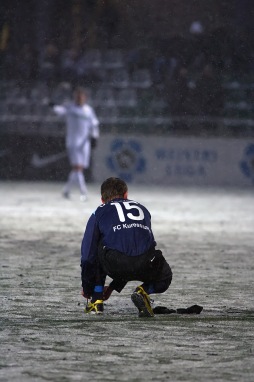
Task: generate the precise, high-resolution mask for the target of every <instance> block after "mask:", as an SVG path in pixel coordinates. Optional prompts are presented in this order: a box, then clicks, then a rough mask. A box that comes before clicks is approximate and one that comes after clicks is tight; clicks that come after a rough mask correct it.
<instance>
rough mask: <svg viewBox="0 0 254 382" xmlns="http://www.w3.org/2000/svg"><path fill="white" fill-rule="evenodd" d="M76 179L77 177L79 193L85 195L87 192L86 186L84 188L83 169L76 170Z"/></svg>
mask: <svg viewBox="0 0 254 382" xmlns="http://www.w3.org/2000/svg"><path fill="white" fill-rule="evenodd" d="M77 179H78V185H79V189H80V193H81V194H82V195H86V194H87V188H86V181H85V177H84V174H83V171H77Z"/></svg>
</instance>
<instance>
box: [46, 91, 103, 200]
mask: <svg viewBox="0 0 254 382" xmlns="http://www.w3.org/2000/svg"><path fill="white" fill-rule="evenodd" d="M53 110H54V112H55V113H56V114H58V115H62V116H65V118H66V124H67V131H66V148H67V153H68V157H69V161H70V164H71V167H72V169H71V172H70V173H69V176H68V180H67V182H66V184H65V187H64V190H63V195H64V197H66V198H69V196H70V191H71V188H72V186H73V185H74V184H78V186H79V189H80V194H81V200H85V199H86V195H87V187H86V182H85V177H84V169H86V168H88V167H89V164H90V158H91V144H92V145H93V146H95V144H96V142H97V139H98V138H99V121H98V119H97V117H96V114H95V112H94V110H93V108H92V107H91V106H90V105H88V104H87V94H86V91H85V89H83V88H80V87H78V88H76V89H75V91H74V102H72V103H70V104H69V105H67V106H61V105H55V106H53Z"/></svg>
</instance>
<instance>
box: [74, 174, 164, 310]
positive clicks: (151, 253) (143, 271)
mask: <svg viewBox="0 0 254 382" xmlns="http://www.w3.org/2000/svg"><path fill="white" fill-rule="evenodd" d="M101 200H102V203H103V204H102V205H101V206H99V207H98V208H97V209H96V211H95V212H94V213H93V214H92V215H91V217H90V219H89V220H88V223H87V226H86V230H85V233H84V237H83V241H82V245H81V268H82V270H81V279H82V288H83V292H82V294H83V296H84V297H85V298H87V299H91V300H90V301H89V302H87V306H86V308H85V312H86V313H90V312H91V313H102V312H103V301H105V300H107V299H108V298H109V297H110V295H111V293H112V291H113V290H115V291H117V292H118V293H120V292H121V290H122V289H123V288H124V286H125V285H126V283H127V282H128V281H135V280H137V281H142V282H143V283H142V284H141V285H139V286H138V287H137V288H136V289H135V291H134V292H133V294H132V295H131V299H132V301H133V303H134V305H135V306H136V307H137V308H138V311H139V316H140V317H152V316H153V315H154V314H153V310H152V307H151V305H150V298H149V295H150V294H152V293H163V292H165V291H166V290H167V289H168V287H169V285H170V283H171V280H172V272H171V268H170V266H169V265H168V263H167V262H166V260H165V258H164V257H163V255H162V252H161V251H160V250H156V249H155V246H156V242H155V240H154V236H153V232H152V228H151V215H150V212H149V211H148V210H147V209H146V207H144V206H143V205H141V204H140V203H138V202H136V201H134V200H129V199H128V188H127V185H126V183H125V182H124V181H123V180H121V179H119V178H108V179H107V180H105V181H104V182H103V183H102V185H101ZM106 276H109V277H110V278H112V282H111V283H110V284H109V286H104V285H105V280H106Z"/></svg>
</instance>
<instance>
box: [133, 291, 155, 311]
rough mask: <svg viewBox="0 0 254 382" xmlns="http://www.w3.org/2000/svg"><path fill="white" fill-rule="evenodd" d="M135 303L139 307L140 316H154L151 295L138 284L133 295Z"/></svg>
mask: <svg viewBox="0 0 254 382" xmlns="http://www.w3.org/2000/svg"><path fill="white" fill-rule="evenodd" d="M131 300H132V302H133V304H134V305H135V306H136V307H137V308H138V311H139V317H153V316H154V313H153V308H152V307H151V303H150V297H149V295H148V294H147V293H146V292H145V291H144V289H143V288H142V287H141V286H138V287H137V288H136V290H135V292H134V293H132V295H131Z"/></svg>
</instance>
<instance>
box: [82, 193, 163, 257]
mask: <svg viewBox="0 0 254 382" xmlns="http://www.w3.org/2000/svg"><path fill="white" fill-rule="evenodd" d="M100 242H102V245H103V246H105V247H106V248H108V249H115V250H118V251H120V252H122V253H124V254H126V255H128V256H138V255H141V254H142V253H144V252H146V251H147V250H148V249H149V248H150V247H151V246H156V242H155V240H154V236H153V232H152V229H151V215H150V212H149V211H148V210H147V209H146V208H145V207H144V206H142V205H141V204H139V203H138V202H135V201H134V200H129V199H122V198H120V199H118V198H117V199H114V200H111V201H110V202H108V203H106V204H102V205H101V206H100V207H98V208H97V210H96V211H95V212H94V214H93V215H92V216H91V217H90V219H89V220H88V223H87V226H86V230H85V234H84V237H83V241H82V246H81V263H82V265H84V264H85V263H86V262H89V263H90V264H94V263H95V259H96V255H97V252H98V244H99V243H100Z"/></svg>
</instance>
